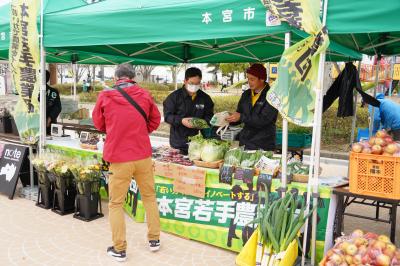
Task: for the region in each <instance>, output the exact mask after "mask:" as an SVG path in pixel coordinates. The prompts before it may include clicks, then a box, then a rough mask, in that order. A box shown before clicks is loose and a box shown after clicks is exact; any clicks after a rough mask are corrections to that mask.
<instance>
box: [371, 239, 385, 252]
mask: <svg viewBox="0 0 400 266" xmlns="http://www.w3.org/2000/svg"><path fill="white" fill-rule="evenodd" d="M373 247H374V248H375V249H378V250H384V249H385V248H386V242H383V241H382V240H378V241H376V242H375V243H374V246H373Z"/></svg>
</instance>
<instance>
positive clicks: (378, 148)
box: [371, 145, 383, 155]
mask: <svg viewBox="0 0 400 266" xmlns="http://www.w3.org/2000/svg"><path fill="white" fill-rule="evenodd" d="M371 152H372V154H377V155H380V154H382V152H383V150H382V147H381V146H380V145H374V146H372V148H371Z"/></svg>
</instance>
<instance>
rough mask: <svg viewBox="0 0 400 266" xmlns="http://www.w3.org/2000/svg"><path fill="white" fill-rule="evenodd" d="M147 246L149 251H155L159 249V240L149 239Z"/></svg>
mask: <svg viewBox="0 0 400 266" xmlns="http://www.w3.org/2000/svg"><path fill="white" fill-rule="evenodd" d="M149 247H150V250H151V251H153V252H154V251H157V250H159V249H160V240H150V241H149Z"/></svg>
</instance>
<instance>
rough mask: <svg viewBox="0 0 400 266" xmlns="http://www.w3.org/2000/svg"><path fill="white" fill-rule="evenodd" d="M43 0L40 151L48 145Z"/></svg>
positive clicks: (41, 5) (41, 7)
mask: <svg viewBox="0 0 400 266" xmlns="http://www.w3.org/2000/svg"><path fill="white" fill-rule="evenodd" d="M43 37H44V34H43V0H41V1H40V77H41V78H40V83H41V86H40V96H39V98H40V104H39V135H40V136H39V153H40V154H41V153H43V149H44V147H45V145H46V123H47V121H46V54H45V50H44V46H43Z"/></svg>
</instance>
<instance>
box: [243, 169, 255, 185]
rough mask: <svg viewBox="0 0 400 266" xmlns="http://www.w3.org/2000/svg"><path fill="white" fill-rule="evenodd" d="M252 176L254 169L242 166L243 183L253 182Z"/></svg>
mask: <svg viewBox="0 0 400 266" xmlns="http://www.w3.org/2000/svg"><path fill="white" fill-rule="evenodd" d="M253 177H254V169H253V168H244V169H243V183H245V184H253Z"/></svg>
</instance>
